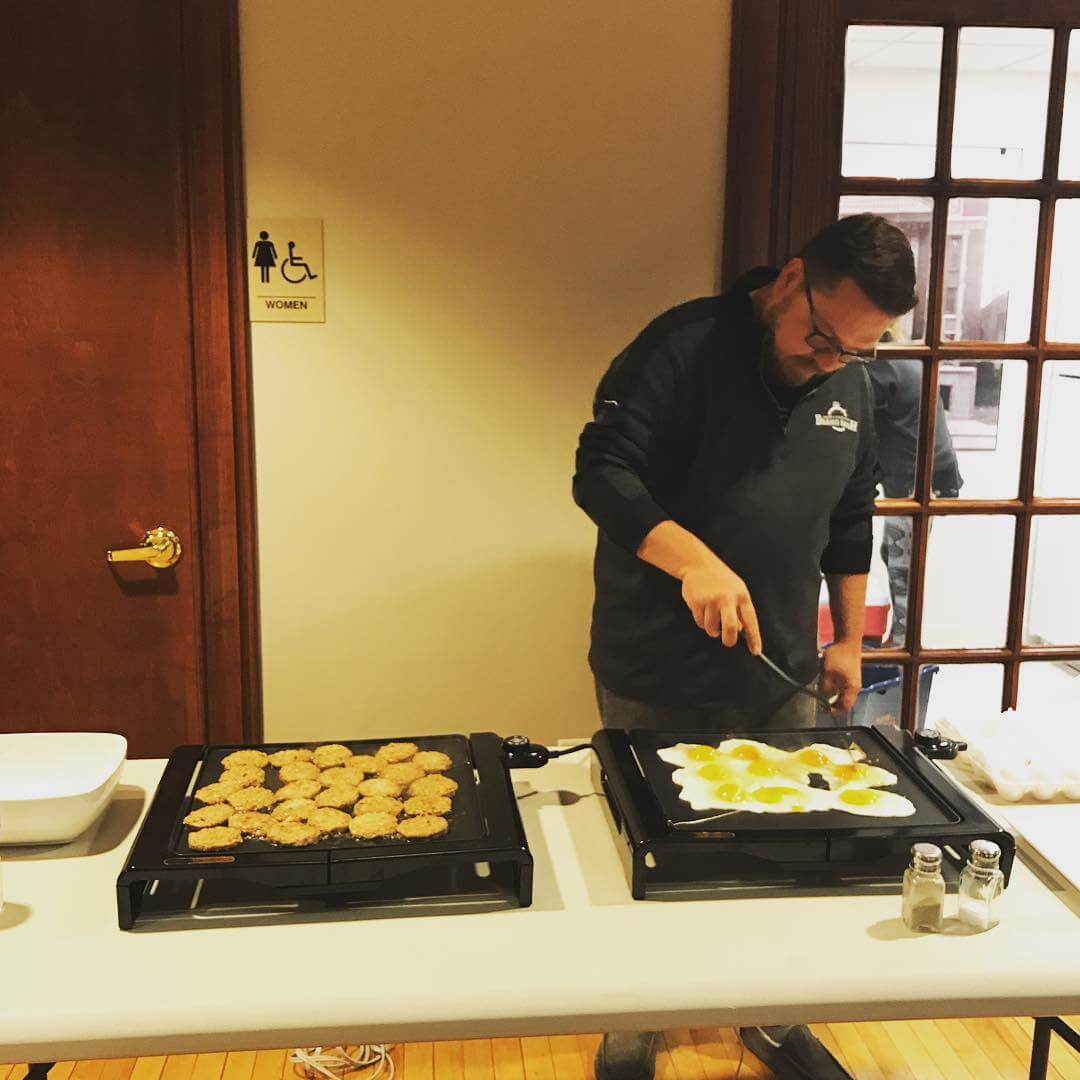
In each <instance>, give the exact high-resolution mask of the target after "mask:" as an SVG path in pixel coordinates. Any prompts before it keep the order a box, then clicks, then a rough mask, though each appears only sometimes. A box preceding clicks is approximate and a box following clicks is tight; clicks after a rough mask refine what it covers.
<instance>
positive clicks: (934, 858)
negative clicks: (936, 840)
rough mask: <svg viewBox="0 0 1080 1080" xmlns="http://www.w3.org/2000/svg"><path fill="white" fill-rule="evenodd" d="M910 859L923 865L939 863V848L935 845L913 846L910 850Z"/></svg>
mask: <svg viewBox="0 0 1080 1080" xmlns="http://www.w3.org/2000/svg"><path fill="white" fill-rule="evenodd" d="M911 857H912V859H918V860H919V862H923V863H933V864H936V863H940V862H941V848H939V847H938V846H937V844H925V843H923V844H914V845H913V846H912V848H911Z"/></svg>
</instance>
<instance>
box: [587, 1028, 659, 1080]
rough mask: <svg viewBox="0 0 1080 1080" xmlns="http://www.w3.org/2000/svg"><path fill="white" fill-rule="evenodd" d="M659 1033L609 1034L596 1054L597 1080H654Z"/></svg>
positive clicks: (630, 1032)
mask: <svg viewBox="0 0 1080 1080" xmlns="http://www.w3.org/2000/svg"><path fill="white" fill-rule="evenodd" d="M656 1035H657V1033H656V1032H655V1031H609V1032H608V1034H607V1035H605V1036H604V1037H603V1039H602V1040H601V1041H600V1048H599V1049H598V1050H597V1051H596V1080H653V1074H654V1073H655V1071H656Z"/></svg>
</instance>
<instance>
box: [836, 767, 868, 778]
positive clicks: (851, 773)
mask: <svg viewBox="0 0 1080 1080" xmlns="http://www.w3.org/2000/svg"><path fill="white" fill-rule="evenodd" d="M833 775H834V776H835V777H836V778H837V780H862V779H863V777H865V776H866V766H865V765H834V766H833Z"/></svg>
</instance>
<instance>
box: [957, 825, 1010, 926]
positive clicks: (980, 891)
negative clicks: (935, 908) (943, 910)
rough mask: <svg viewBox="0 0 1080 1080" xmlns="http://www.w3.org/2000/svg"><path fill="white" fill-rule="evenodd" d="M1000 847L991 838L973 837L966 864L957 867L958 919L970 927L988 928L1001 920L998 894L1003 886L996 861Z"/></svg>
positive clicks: (1002, 878)
mask: <svg viewBox="0 0 1080 1080" xmlns="http://www.w3.org/2000/svg"><path fill="white" fill-rule="evenodd" d="M1000 861H1001V848H999V847H998V846H997V844H995V843H994V842H993V841H991V840H973V841H972V842H971V845H970V846H969V847H968V862H967V866H965V867H964V869H963V870H961V871H960V898H959V899H960V911H959V914H960V921H961V922H962V923H963V924H964V925H965V926H970V927H971V928H972V929H973V930H989V929H990V928H991V927H992V926H997V924H998V922H999V921H1000V919H999V916H998V912H997V898H998V897H999V896H1000V895H1001V892H1002V890H1003V889H1004V887H1005V875H1004V874H1003V873H1002V872H1001V869H1000V868H999V866H998V863H999V862H1000Z"/></svg>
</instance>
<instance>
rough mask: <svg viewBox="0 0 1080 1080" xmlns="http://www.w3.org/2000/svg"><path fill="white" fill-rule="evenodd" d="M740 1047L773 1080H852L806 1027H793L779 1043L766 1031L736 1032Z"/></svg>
mask: <svg viewBox="0 0 1080 1080" xmlns="http://www.w3.org/2000/svg"><path fill="white" fill-rule="evenodd" d="M739 1038H740V1039H742V1043H743V1046H745V1047H746V1048H747V1050H749V1051H750V1052H751V1053H752V1054H753V1055H754V1056H755V1057H757V1058H760V1059H761V1062H762V1064H764V1065H767V1066H768V1067H769V1068H770V1069H772V1071H773V1072H774V1073H775V1074H776V1080H851V1073H849V1072H848V1071H847V1070H846V1069H845V1068H844V1067H843V1066H842V1065H841V1064H840V1062H839V1061H837V1060H836V1058H834V1057H833V1056H832V1054H830V1053H829V1051H828V1050H826V1049H825V1047H824V1046H823V1045H822V1044H821V1043H820V1042H819V1041H818V1039H816V1038H815V1037H814V1036H813V1035H812V1034H811V1033H810V1029H809V1028H808V1027H803V1026H801V1025H800V1026H799V1027H794V1028H792V1029H791V1031H790V1032H789V1034H788V1035H787V1037H786V1038H785V1039H784V1041H783V1042H782V1043H778V1042H777V1041H776V1039H774V1038H772V1037H771V1036H770V1035H769V1033H768V1030H767V1029H766V1030H762V1029H761V1028H759V1027H751V1028H739Z"/></svg>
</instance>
